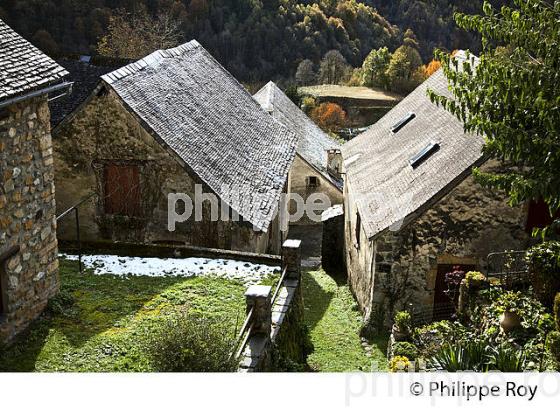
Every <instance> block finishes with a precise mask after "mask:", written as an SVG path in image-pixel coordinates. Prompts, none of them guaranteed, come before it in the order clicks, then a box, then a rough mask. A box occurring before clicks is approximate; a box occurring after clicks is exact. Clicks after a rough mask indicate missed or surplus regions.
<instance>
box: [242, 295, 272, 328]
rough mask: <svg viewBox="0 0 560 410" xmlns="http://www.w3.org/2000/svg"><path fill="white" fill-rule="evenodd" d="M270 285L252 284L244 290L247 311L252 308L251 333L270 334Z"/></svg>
mask: <svg viewBox="0 0 560 410" xmlns="http://www.w3.org/2000/svg"><path fill="white" fill-rule="evenodd" d="M271 293H272V287H271V286H262V285H252V286H250V287H249V289H247V291H246V292H245V302H246V303H247V313H249V312H250V311H251V309H253V319H252V323H253V330H252V334H263V335H270V330H271V322H272V305H271V297H272V294H271Z"/></svg>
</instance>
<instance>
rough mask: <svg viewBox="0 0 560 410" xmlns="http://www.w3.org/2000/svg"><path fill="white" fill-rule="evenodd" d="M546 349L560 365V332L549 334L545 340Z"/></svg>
mask: <svg viewBox="0 0 560 410" xmlns="http://www.w3.org/2000/svg"><path fill="white" fill-rule="evenodd" d="M546 348H547V350H548V351H549V352H550V353H551V354H552V356H553V357H554V358H555V360H556V361H557V362H558V363H559V364H560V332H558V331H554V332H550V333H549V335H548V338H547V339H546Z"/></svg>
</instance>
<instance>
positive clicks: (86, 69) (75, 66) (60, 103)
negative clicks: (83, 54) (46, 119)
mask: <svg viewBox="0 0 560 410" xmlns="http://www.w3.org/2000/svg"><path fill="white" fill-rule="evenodd" d="M57 63H58V64H59V65H61V66H62V67H63V68H64V69H65V70H66V71H68V73H69V76H68V80H69V81H72V82H73V83H74V85H73V86H72V94H70V95H68V96H66V97H64V98H59V99H56V100H54V101H52V102H51V103H50V104H49V106H50V109H51V125H52V127H53V128H54V127H56V126H57V125H58V124H59V123H60V122H61V121H62V120H63V119H64V118H66V116H68V115H69V114H70V113H72V112H73V111H74V110H75V109H76V108H78V107H79V106H80V104H82V103H83V102H84V101H85V100H86V99H87V98H88V97H89V96H90V94H91V93H92V91H93V90H94V89H95V87H96V86H97V85H98V84H99V81H101V79H100V77H101V76H102V75H104V74H107V73H109V72H111V71H114V70H115V69H116V68H117V67H99V66H95V65H91V64H88V63H85V62H82V61H78V60H58V61H57Z"/></svg>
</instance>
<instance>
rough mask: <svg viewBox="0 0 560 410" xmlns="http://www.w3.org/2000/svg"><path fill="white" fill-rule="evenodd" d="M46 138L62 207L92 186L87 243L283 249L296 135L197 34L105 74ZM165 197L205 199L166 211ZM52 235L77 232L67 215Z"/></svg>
mask: <svg viewBox="0 0 560 410" xmlns="http://www.w3.org/2000/svg"><path fill="white" fill-rule="evenodd" d="M53 140H54V151H55V169H56V174H55V178H56V185H57V188H58V189H57V204H58V210H59V212H60V211H63V210H65V209H67V208H69V207H71V206H73V205H74V204H76V203H78V202H79V201H80V200H81V199H82V198H86V197H87V196H88V195H90V193H95V194H96V195H95V196H94V197H93V198H92V199H91V200H89V201H86V202H85V203H84V204H82V205H81V206H80V225H81V229H82V232H81V237H82V239H83V240H85V241H104V240H107V241H123V242H141V243H171V244H186V245H191V246H201V247H208V248H220V249H231V250H241V251H249V252H255V253H278V252H279V251H280V247H281V244H282V242H283V239H285V236H286V233H285V232H282V231H281V229H280V223H281V218H280V216H282V215H283V209H282V207H281V206H280V198H281V194H282V193H283V192H287V190H288V180H287V179H288V172H289V169H290V167H291V165H292V162H293V159H294V156H295V148H296V142H297V140H296V136H295V135H294V134H293V133H292V132H290V131H289V130H288V129H286V128H285V127H283V126H282V125H281V124H279V123H278V122H277V121H275V120H274V119H273V118H271V117H270V115H268V114H267V113H266V112H264V111H263V110H262V109H261V107H260V106H259V105H258V104H257V102H256V101H255V100H254V99H253V98H252V96H251V95H250V94H249V93H248V92H247V91H246V90H245V89H244V88H243V87H242V86H241V84H239V83H238V82H237V81H236V80H235V79H234V78H233V76H232V75H231V74H230V73H228V72H227V71H226V70H225V69H224V68H223V67H222V66H221V65H220V64H219V63H218V62H217V61H216V60H215V59H214V58H213V57H212V56H211V55H210V54H209V53H208V52H207V51H206V50H205V49H204V48H203V47H202V46H201V45H200V44H199V43H197V42H196V41H191V42H189V43H186V44H184V45H181V46H179V47H176V48H173V49H169V50H160V51H156V52H154V53H152V54H151V55H149V56H147V57H145V58H143V59H141V60H139V61H137V62H135V63H132V64H129V65H127V66H125V67H122V68H120V69H118V70H116V71H113V72H111V73H108V74H106V75H103V76H102V77H101V81H100V83H99V85H98V86H97V87H96V88H95V90H94V91H93V93H91V95H90V96H89V97H88V98H87V99H86V100H85V101H84V102H83V103H82V104H80V105H79V107H78V108H77V109H76V110H74V111H73V112H72V113H71V114H70V115H68V116H66V117H65V118H64V120H63V121H62V122H61V123H60V124H59V125H58V126H57V127H56V128H55V129H54V130H53ZM170 194H185V195H187V196H188V198H190V200H191V205H192V204H195V203H196V200H197V198H198V199H204V202H203V203H202V204H201V206H200V209H199V211H200V215H199V217H196V215H195V214H196V213H197V210H196V209H192V207H191V209H189V204H188V203H187V202H186V201H183V200H180V201H177V203H175V204H172V205H175V206H174V207H173V208H172V209H168V207H169V206H170V205H169V204H170V202H169V201H168V195H170ZM209 196H213V197H214V198H216V199H217V200H219V201H220V202H219V203H216V204H215V206H214V203H213V202H212V200H209V199H208V197H209ZM194 208H196V205H195V206H194ZM189 210H190V211H192V214H191V217H190V218H188V220H186V221H182V222H181V223H177V224H176V226H175V227H176V229H175V230H172V229H170V227H169V226H168V216H169V215H170V214H172V213H176V214H181V215H182V214H183V212H188V211H189ZM224 216H225V217H224ZM58 235H59V239H64V240H73V239H75V225H74V221H71V220H68V221H65V222H64V223H60V225H59V230H58Z"/></svg>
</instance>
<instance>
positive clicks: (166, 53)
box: [101, 40, 203, 84]
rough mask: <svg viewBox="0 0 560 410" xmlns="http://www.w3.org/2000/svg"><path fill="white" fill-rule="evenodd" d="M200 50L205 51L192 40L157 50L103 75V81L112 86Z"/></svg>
mask: <svg viewBox="0 0 560 410" xmlns="http://www.w3.org/2000/svg"><path fill="white" fill-rule="evenodd" d="M198 48H201V49H203V47H202V46H201V45H200V43H199V42H198V41H196V40H191V41H189V42H187V43H184V44H181V45H179V46H177V47H173V48H169V49H164V50H156V51H154V52H153V53H151V54H148V55H147V56H146V57H144V58H141V59H140V60H138V61H135V62H133V63H130V64H127V65H125V66H124V67H121V68H118V69H116V70H115V71H111V72H110V73H107V74H105V75H102V76H101V79H102V80H103V81H105V82H106V83H108V84H112V83H114V82H115V81H118V80H120V79H122V78H125V77H127V76H129V75H131V74H134V73H137V72H139V71H142V70H144V69H145V68H147V67H154V66H156V65H157V64H158V63H159V62H160V61H162V60H164V59H165V58H173V57H179V56H182V55H184V54H186V53H188V52H189V51H193V50H195V49H198Z"/></svg>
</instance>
